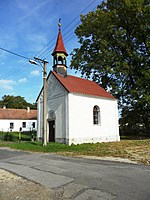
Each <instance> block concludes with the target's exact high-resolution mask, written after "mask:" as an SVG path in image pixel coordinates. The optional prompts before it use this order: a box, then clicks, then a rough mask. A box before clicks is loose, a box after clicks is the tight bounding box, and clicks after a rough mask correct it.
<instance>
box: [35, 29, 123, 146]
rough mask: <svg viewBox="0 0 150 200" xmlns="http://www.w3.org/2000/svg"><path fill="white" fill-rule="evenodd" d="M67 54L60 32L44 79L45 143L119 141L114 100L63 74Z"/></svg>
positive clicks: (40, 98) (40, 115) (39, 119)
mask: <svg viewBox="0 0 150 200" xmlns="http://www.w3.org/2000/svg"><path fill="white" fill-rule="evenodd" d="M67 55H68V53H67V51H66V49H65V46H64V42H63V38H62V33H61V29H60V27H59V30H58V36H57V41H56V45H55V48H54V51H53V53H52V56H53V70H52V71H50V73H49V75H48V77H47V114H46V124H47V125H46V129H47V130H46V132H47V141H48V142H59V143H65V144H68V145H71V144H81V143H97V142H112V141H120V136H119V126H118V106H117V99H116V98H114V97H113V96H112V95H111V94H110V93H108V92H107V91H105V90H104V89H103V88H102V87H101V86H99V85H98V84H97V83H95V82H93V81H90V80H86V79H83V78H79V77H75V76H71V75H68V74H67ZM42 93H43V91H42V90H41V92H40V94H39V96H38V98H37V105H38V114H37V122H38V123H37V124H38V127H37V136H38V138H39V139H42V138H43V95H42Z"/></svg>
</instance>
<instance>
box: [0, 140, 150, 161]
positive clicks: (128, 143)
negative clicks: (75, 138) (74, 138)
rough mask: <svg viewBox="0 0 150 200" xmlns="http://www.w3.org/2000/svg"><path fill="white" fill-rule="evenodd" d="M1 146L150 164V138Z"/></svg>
mask: <svg viewBox="0 0 150 200" xmlns="http://www.w3.org/2000/svg"><path fill="white" fill-rule="evenodd" d="M0 146H1V147H10V148H14V149H20V150H26V151H33V152H47V153H58V154H61V155H66V156H84V155H86V156H99V157H104V156H106V157H121V158H129V159H131V160H135V161H138V162H141V163H144V164H147V165H149V164H150V139H145V140H122V141H120V142H109V143H96V144H80V145H71V146H68V145H65V144H59V143H48V145H47V146H42V143H41V142H21V143H19V142H0Z"/></svg>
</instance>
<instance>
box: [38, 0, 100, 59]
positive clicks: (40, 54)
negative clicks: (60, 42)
mask: <svg viewBox="0 0 150 200" xmlns="http://www.w3.org/2000/svg"><path fill="white" fill-rule="evenodd" d="M95 2H96V0H94V1H92V2H91V3H90V4H89V5H88V6H87V7H86V8H85V9H83V10H82V11H81V13H80V14H82V13H84V12H85V11H86V10H87V9H88V8H89V7H90V6H91V5H92V4H94V3H95ZM78 17H79V15H78V16H77V17H75V18H74V19H73V20H72V21H71V22H69V24H67V26H65V28H64V29H63V30H62V31H64V30H65V29H67V28H68V27H69V26H70V24H72V23H73V22H74V21H75V20H76V19H78ZM54 39H55V38H53V39H52V40H51V41H50V42H48V43H47V44H46V45H45V47H43V48H42V49H41V50H40V51H38V52H37V53H36V54H35V56H37V55H38V54H39V55H38V56H39V57H41V56H42V54H44V53H45V52H46V51H47V49H46V50H45V51H44V52H43V53H42V51H43V50H44V49H45V48H46V47H47V46H48V45H49V44H50V43H51V42H53V41H54ZM40 52H41V53H40Z"/></svg>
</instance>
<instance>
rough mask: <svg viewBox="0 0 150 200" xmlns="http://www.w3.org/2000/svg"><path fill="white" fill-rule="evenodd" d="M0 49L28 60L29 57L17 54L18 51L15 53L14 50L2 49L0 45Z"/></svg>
mask: <svg viewBox="0 0 150 200" xmlns="http://www.w3.org/2000/svg"><path fill="white" fill-rule="evenodd" d="M0 49H1V50H3V51H6V52H8V53H10V54H13V55H15V56H19V57H21V58H24V59H27V60H30V58H27V57H25V56H22V55H20V54H18V53H15V52H12V51H10V50H7V49H4V48H2V47H0Z"/></svg>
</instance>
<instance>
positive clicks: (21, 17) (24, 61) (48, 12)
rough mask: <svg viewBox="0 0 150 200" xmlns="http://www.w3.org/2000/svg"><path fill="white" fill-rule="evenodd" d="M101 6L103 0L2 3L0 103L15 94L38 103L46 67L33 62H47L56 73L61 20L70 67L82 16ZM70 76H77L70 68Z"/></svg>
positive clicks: (13, 0) (15, 0)
mask: <svg viewBox="0 0 150 200" xmlns="http://www.w3.org/2000/svg"><path fill="white" fill-rule="evenodd" d="M100 3H101V0H59V1H58V0H0V100H1V99H2V97H3V96H4V95H13V96H22V97H24V98H25V100H26V101H27V102H30V103H34V102H35V101H36V98H37V96H38V94H39V92H40V90H41V87H42V84H43V80H42V68H40V66H38V65H31V64H30V63H29V59H33V58H34V56H36V57H38V58H41V59H46V60H47V61H48V62H49V63H48V65H47V73H49V72H50V70H52V61H53V58H52V55H51V53H52V51H53V49H54V47H55V43H56V39H57V34H58V19H59V18H61V24H62V27H61V29H62V35H63V40H64V44H65V47H66V50H67V52H68V54H69V56H68V57H67V63H68V64H67V65H68V67H69V63H70V60H71V56H70V53H71V52H72V51H73V49H74V48H76V47H79V43H78V39H77V36H76V35H75V34H74V31H75V29H76V27H77V26H78V25H79V24H80V23H81V21H80V14H87V13H88V12H90V11H94V10H96V7H97V5H99V4H100ZM1 48H2V49H6V50H9V51H11V52H14V53H16V54H19V55H22V56H23V57H25V58H22V57H19V56H16V55H13V54H11V53H8V52H6V51H4V50H2V49H1ZM28 58H29V59H28ZM68 74H71V75H75V71H74V70H71V69H68ZM78 76H79V74H78Z"/></svg>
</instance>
